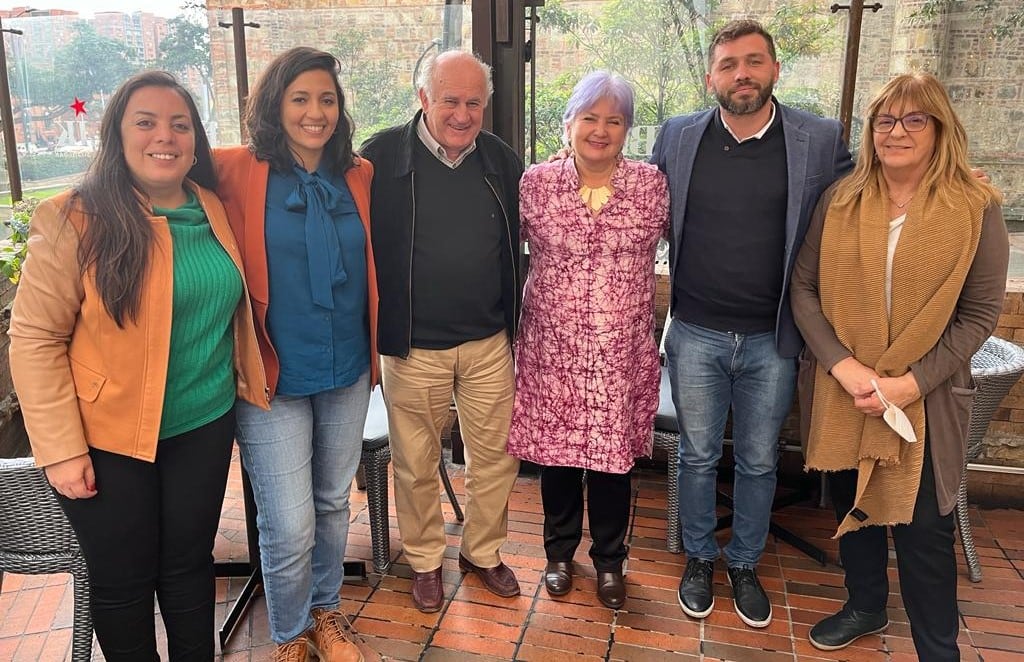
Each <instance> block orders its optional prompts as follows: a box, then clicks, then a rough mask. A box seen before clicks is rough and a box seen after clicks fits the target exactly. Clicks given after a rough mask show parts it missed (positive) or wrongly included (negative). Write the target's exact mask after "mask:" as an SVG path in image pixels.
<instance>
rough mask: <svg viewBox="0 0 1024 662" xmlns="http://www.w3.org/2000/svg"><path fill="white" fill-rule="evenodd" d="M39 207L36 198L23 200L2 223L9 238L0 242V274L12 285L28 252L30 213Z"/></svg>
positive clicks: (15, 281)
mask: <svg viewBox="0 0 1024 662" xmlns="http://www.w3.org/2000/svg"><path fill="white" fill-rule="evenodd" d="M37 206H39V200H38V199H36V198H25V199H24V200H22V201H20V202H18V203H16V204H15V205H14V209H13V212H12V214H11V218H10V219H8V220H6V221H3V224H4V225H5V226H6V227H7V229H8V230H9V231H10V233H11V236H10V237H8V238H7V240H6V241H4V242H0V274H3V276H5V277H6V278H7V279H8V280H10V281H11V282H12V283H17V282H18V279H19V278H21V264H22V262H24V261H25V252H26V251H27V250H28V228H29V223H30V222H31V220H32V212H34V211H35V210H36V207H37Z"/></svg>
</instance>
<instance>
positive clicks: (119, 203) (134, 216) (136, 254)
mask: <svg viewBox="0 0 1024 662" xmlns="http://www.w3.org/2000/svg"><path fill="white" fill-rule="evenodd" d="M145 87H166V88H169V89H171V90H174V91H175V92H177V93H178V95H179V96H180V97H181V98H182V99H183V100H184V101H185V105H186V106H187V107H188V112H189V116H190V119H191V122H192V127H193V131H194V132H195V157H196V162H195V164H194V165H193V166H192V168H191V169H190V170H189V171H188V174H187V177H188V178H189V179H191V180H192V181H194V182H195V183H196V184H199V185H200V186H202V187H203V188H207V189H210V190H213V189H215V188H216V187H217V177H216V175H215V173H214V169H213V153H212V152H211V151H210V141H209V139H208V138H207V137H206V131H205V130H204V129H203V122H202V120H201V119H200V117H199V109H198V108H197V107H196V102H195V101H194V100H193V99H192V95H191V94H189V92H188V90H186V89H185V88H184V87H182V85H181V84H180V83H178V81H177V79H176V78H175V77H174V76H172V75H171V74H169V73H167V72H166V71H144V72H142V73H138V74H136V75H134V76H132V77H131V78H129V79H128V80H126V81H125V82H124V83H123V84H122V85H121V87H119V88H118V89H117V91H116V92H114V94H113V96H111V97H110V103H109V104H108V105H107V109H106V111H105V112H104V113H103V119H102V120H101V121H100V140H99V148H98V149H97V151H96V156H95V157H94V158H93V160H92V163H90V164H89V169H88V170H87V171H86V173H85V176H84V177H83V178H82V182H81V183H80V184H79V185H78V186H76V187H75V189H74V191H73V193H72V195H71V196H70V198H69V199H68V202H67V206H66V207H65V212H68V211H70V210H71V209H73V208H75V209H79V210H81V211H83V212H85V215H86V219H87V222H86V223H85V227H84V229H83V231H82V239H81V243H80V244H79V248H78V262H79V268H80V270H81V272H82V273H83V274H84V273H85V272H86V270H87V269H89V267H95V271H96V289H97V290H99V293H100V297H101V298H102V299H103V305H104V306H105V307H106V309H107V312H108V313H110V316H111V317H112V318H113V319H114V321H115V322H116V323H117V325H118V326H119V327H122V328H123V327H124V324H125V322H126V321H127V320H135V319H136V317H137V315H138V312H139V306H140V305H141V301H142V284H143V281H144V280H145V279H144V275H145V273H146V267H147V265H148V263H149V251H150V247H151V245H152V243H153V228H152V223H151V221H150V220H149V215H150V214H151V212H152V210H151V209H146V208H144V207H143V206H142V205H141V204H139V201H140V199H145V195H144V194H142V192H141V191H140V190H139V188H138V186H137V185H136V182H135V179H134V177H133V176H132V172H131V170H130V169H129V168H128V162H127V161H125V158H124V140H123V138H122V136H121V121H122V120H123V119H124V113H125V110H127V108H128V102H129V101H130V100H131V98H132V95H133V94H135V93H136V92H137V91H139V90H141V89H142V88H145ZM140 196H141V198H140Z"/></svg>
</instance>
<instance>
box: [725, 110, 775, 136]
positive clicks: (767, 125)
mask: <svg viewBox="0 0 1024 662" xmlns="http://www.w3.org/2000/svg"><path fill="white" fill-rule="evenodd" d="M769 103H770V104H771V105H772V114H771V115H770V116H769V117H768V121H767V122H766V123H765V125H764V126H762V127H761V129H760V130H759V131H758V132H757V133H755V134H754V135H752V136H750V137H749V138H744V139H742V140H740V138H739V136H737V135H736V134H735V133H734V132H733V130H732V127H731V126H729V123H728V122H727V121H725V115H724V114H723V113H722V109H721V108H719V109H718V116H719V117H721V118H722V124H724V125H725V130H726V131H728V132H729V135H730V136H732V137H733V138H735V139H736V142H738V143H744V142H747V141H748V140H760V139H761V138H763V137H764V134H765V133H767V132H768V129H769V128H770V127H771V125H772V122H774V121H775V102H774V101H769Z"/></svg>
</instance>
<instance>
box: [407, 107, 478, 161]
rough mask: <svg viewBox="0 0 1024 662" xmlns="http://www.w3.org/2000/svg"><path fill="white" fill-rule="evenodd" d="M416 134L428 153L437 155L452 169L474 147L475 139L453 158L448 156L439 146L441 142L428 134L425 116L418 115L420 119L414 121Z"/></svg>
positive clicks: (439, 159) (438, 158) (463, 159)
mask: <svg viewBox="0 0 1024 662" xmlns="http://www.w3.org/2000/svg"><path fill="white" fill-rule="evenodd" d="M416 135H418V136H419V137H420V142H422V143H423V144H424V145H426V147H427V149H428V150H430V153H431V154H433V155H434V156H436V157H437V160H438V161H440V162H441V163H443V164H445V165H446V166H448V167H449V168H452V169H453V170H454V169H455V168H458V167H459V165H460V164H461V163H462V162H463V161H465V160H466V157H467V156H469V155H470V154H471V153H472V152H473V150H474V149H476V141H475V140H474V141H473V143H472V144H471V145H470V146H469V147H467V148H466V149H464V150H462V151H461V152H459V155H458V156H457V157H456V158H455V159H454V160H452V159H450V158H448V153H447V152H446V151H445V150H444V147H442V146H441V143H439V142H437V141H436V140H435V139H434V136H432V135H430V129H428V128H427V116H426V115H420V121H419V122H417V123H416Z"/></svg>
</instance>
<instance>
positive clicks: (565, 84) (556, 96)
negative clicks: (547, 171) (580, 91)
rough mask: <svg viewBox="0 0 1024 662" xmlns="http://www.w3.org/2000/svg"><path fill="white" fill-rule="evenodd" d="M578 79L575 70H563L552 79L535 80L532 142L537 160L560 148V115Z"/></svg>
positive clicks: (539, 160) (562, 129) (562, 128)
mask: <svg viewBox="0 0 1024 662" xmlns="http://www.w3.org/2000/svg"><path fill="white" fill-rule="evenodd" d="M578 79H579V76H578V75H577V74H576V73H575V72H565V73H563V74H561V75H559V76H558V77H556V78H554V79H552V80H545V81H540V80H538V81H537V90H536V103H535V108H536V117H537V140H536V142H535V143H534V144H535V145H536V148H537V161H538V162H543V161H545V160H546V159H547V158H548V157H549V156H551V155H552V154H554V153H555V152H557V151H558V150H559V149H561V148H562V134H563V133H564V125H563V124H562V115H563V114H564V113H565V106H566V104H567V103H568V102H569V94H570V93H571V92H572V87H573V85H574V84H575V82H576V81H577V80H578ZM527 140H529V136H527Z"/></svg>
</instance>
